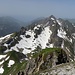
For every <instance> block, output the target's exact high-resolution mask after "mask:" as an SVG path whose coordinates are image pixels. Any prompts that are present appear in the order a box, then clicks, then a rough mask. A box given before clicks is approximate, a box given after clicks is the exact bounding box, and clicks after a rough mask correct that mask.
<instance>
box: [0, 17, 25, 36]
mask: <svg viewBox="0 0 75 75" xmlns="http://www.w3.org/2000/svg"><path fill="white" fill-rule="evenodd" d="M25 25H26V24H25V23H24V22H21V21H19V20H17V19H15V18H13V17H9V16H6V17H0V36H4V35H7V34H10V33H13V32H16V31H19V30H20V28H21V27H22V26H25Z"/></svg>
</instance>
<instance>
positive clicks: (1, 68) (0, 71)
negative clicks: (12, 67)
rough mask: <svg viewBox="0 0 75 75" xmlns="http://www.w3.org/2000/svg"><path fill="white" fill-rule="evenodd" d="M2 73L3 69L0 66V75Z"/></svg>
mask: <svg viewBox="0 0 75 75" xmlns="http://www.w3.org/2000/svg"><path fill="white" fill-rule="evenodd" d="M3 72H4V69H3V67H2V66H1V67H0V74H2V73H3Z"/></svg>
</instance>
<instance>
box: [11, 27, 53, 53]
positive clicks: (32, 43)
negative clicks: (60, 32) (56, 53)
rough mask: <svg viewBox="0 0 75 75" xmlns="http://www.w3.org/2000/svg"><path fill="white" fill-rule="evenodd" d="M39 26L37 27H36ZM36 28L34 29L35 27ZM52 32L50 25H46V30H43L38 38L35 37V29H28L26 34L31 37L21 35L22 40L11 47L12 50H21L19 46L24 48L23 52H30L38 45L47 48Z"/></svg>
mask: <svg viewBox="0 0 75 75" xmlns="http://www.w3.org/2000/svg"><path fill="white" fill-rule="evenodd" d="M35 28H37V27H35ZM35 28H34V29H35ZM51 34H52V32H51V30H50V29H49V26H48V27H45V28H44V30H43V31H42V32H41V34H40V35H38V38H36V39H35V37H34V35H35V33H34V31H33V30H28V31H26V35H30V36H31V37H30V38H26V37H25V36H24V35H21V36H20V37H21V38H22V40H20V41H19V43H18V44H16V45H15V46H14V47H11V51H12V50H16V51H19V50H18V48H23V49H24V50H23V54H27V53H30V52H31V51H32V50H34V49H36V48H37V46H39V45H40V46H41V48H42V49H44V48H46V44H47V43H48V39H50V35H51Z"/></svg>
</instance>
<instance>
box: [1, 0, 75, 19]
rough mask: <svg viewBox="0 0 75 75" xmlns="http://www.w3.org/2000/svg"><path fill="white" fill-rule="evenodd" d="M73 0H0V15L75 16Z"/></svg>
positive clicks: (74, 0) (20, 16)
mask: <svg viewBox="0 0 75 75" xmlns="http://www.w3.org/2000/svg"><path fill="white" fill-rule="evenodd" d="M74 7H75V0H0V16H12V17H17V18H21V19H23V18H26V19H29V18H39V17H47V16H50V15H54V16H56V17H58V18H60V17H61V18H75V10H74V9H75V8H74Z"/></svg>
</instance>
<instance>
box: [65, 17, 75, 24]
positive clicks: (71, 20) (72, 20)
mask: <svg viewBox="0 0 75 75" xmlns="http://www.w3.org/2000/svg"><path fill="white" fill-rule="evenodd" d="M65 20H68V21H69V22H71V23H75V19H68V18H67V19H65Z"/></svg>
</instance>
